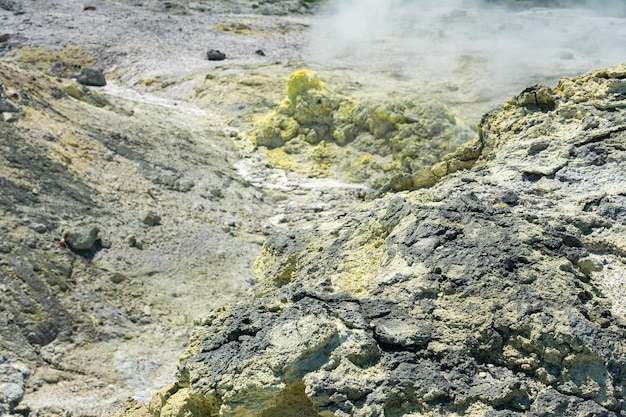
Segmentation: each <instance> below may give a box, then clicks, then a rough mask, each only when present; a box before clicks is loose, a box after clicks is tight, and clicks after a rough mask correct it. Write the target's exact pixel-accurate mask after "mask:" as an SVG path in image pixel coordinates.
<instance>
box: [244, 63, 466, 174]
mask: <svg viewBox="0 0 626 417" xmlns="http://www.w3.org/2000/svg"><path fill="white" fill-rule="evenodd" d="M473 135H474V133H473V132H472V131H471V129H470V128H469V127H468V126H467V125H465V124H464V123H463V122H461V121H460V120H458V118H456V117H455V116H454V115H453V114H452V113H451V112H450V110H448V109H447V108H446V107H445V106H444V105H442V104H440V103H437V102H434V101H429V102H426V101H417V100H413V99H410V98H405V99H390V100H387V101H379V102H375V101H359V100H356V99H353V98H350V97H347V96H344V95H342V94H339V93H336V92H334V91H333V90H332V89H330V88H329V87H328V86H326V85H325V84H324V83H323V82H322V81H320V79H319V77H318V75H317V73H315V72H314V71H310V70H299V71H296V72H294V73H292V74H291V75H290V76H289V77H288V79H287V97H286V98H285V99H283V100H282V101H281V102H280V104H279V105H278V106H277V107H276V108H275V109H274V110H273V111H272V112H271V113H270V114H269V115H266V116H264V117H263V118H261V119H260V120H259V121H258V127H257V128H256V130H255V131H254V138H255V140H256V145H258V146H260V147H264V148H267V152H268V154H269V155H270V160H272V161H273V162H274V163H276V164H277V165H278V166H281V167H284V168H290V169H296V170H298V169H299V170H302V171H310V170H313V171H314V172H316V173H319V174H324V175H331V176H333V177H336V178H341V179H344V180H348V181H352V182H368V183H369V184H371V185H374V186H381V185H383V184H384V183H385V182H386V181H387V180H388V178H389V177H393V176H397V175H399V174H407V175H410V174H412V173H415V172H418V171H419V170H421V169H422V168H423V167H424V166H426V165H430V164H432V163H434V162H435V161H438V160H439V159H440V158H441V157H442V156H443V155H444V154H446V153H448V152H451V151H452V150H454V149H455V148H456V147H457V146H458V145H460V144H461V143H463V142H465V141H467V140H468V139H470V138H471V137H472V136H473Z"/></svg>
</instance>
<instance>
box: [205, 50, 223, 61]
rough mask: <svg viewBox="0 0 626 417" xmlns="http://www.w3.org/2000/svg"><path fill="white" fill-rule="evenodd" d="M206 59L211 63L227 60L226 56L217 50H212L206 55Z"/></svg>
mask: <svg viewBox="0 0 626 417" xmlns="http://www.w3.org/2000/svg"><path fill="white" fill-rule="evenodd" d="M206 57H207V59H208V60H209V61H223V60H225V59H226V54H225V53H224V52H221V51H218V50H217V49H211V50H210V51H208V52H207V53H206Z"/></svg>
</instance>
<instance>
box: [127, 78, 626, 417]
mask: <svg viewBox="0 0 626 417" xmlns="http://www.w3.org/2000/svg"><path fill="white" fill-rule="evenodd" d="M624 97H626V66H624V65H620V66H616V67H612V68H608V69H606V70H602V71H595V72H591V73H588V74H586V75H584V76H582V77H578V78H573V79H565V80H562V81H561V82H560V83H559V85H558V86H557V87H556V88H554V89H550V88H547V87H543V86H540V85H536V86H533V87H531V88H529V89H526V90H524V91H523V92H521V93H520V94H519V95H518V96H516V97H513V98H511V99H509V100H507V101H506V102H505V103H504V104H502V106H500V107H499V108H498V109H497V110H495V111H493V112H491V113H489V114H486V115H485V116H484V117H483V118H482V120H481V122H480V125H479V127H478V131H479V134H478V136H477V137H476V138H475V139H473V140H472V141H470V142H469V143H467V144H465V145H463V146H461V147H460V148H459V149H458V150H457V151H455V152H453V153H452V154H450V155H449V156H447V157H445V158H444V161H445V163H444V164H443V165H442V164H437V165H435V166H433V167H431V168H428V169H430V172H432V175H435V176H436V177H437V178H439V180H438V182H436V183H435V185H433V186H431V187H430V188H421V189H416V190H413V191H410V190H407V191H404V192H398V193H388V194H385V195H383V196H381V197H380V198H377V199H375V200H373V201H370V202H368V203H365V204H363V205H359V206H355V207H354V208H353V210H351V211H350V213H349V214H348V215H346V216H345V217H343V218H342V219H341V220H339V221H337V220H334V221H333V222H332V224H328V225H324V224H320V225H319V227H318V228H316V229H313V230H292V231H289V232H287V233H278V234H275V235H273V236H270V237H269V238H268V240H267V242H266V243H265V244H264V246H263V253H262V254H261V256H260V257H259V258H258V259H257V261H256V264H255V272H256V277H257V281H258V284H259V286H260V287H261V288H262V291H261V292H259V293H258V294H257V295H256V296H255V297H253V298H250V299H245V300H240V301H238V302H236V303H233V304H230V305H228V306H225V307H223V308H220V309H217V310H215V311H213V312H212V313H210V314H208V315H207V316H206V317H204V318H203V319H202V320H200V321H199V322H198V323H197V324H196V326H195V329H194V331H193V334H192V335H191V338H190V340H189V345H188V347H187V350H186V352H185V353H184V354H183V356H182V357H181V361H180V366H179V370H178V379H177V381H176V382H175V383H174V384H172V385H169V386H167V387H165V388H163V389H162V390H161V391H159V392H158V393H157V394H155V395H154V396H153V398H152V400H151V401H150V403H149V406H148V407H147V409H143V410H144V411H143V413H144V414H145V415H148V413H149V414H150V415H153V416H161V417H170V416H229V417H235V416H237V417H239V416H267V417H269V416H342V417H343V416H359V417H370V416H494V417H495V416H576V417H583V416H607V417H608V416H624V415H626V414H625V412H626V411H625V410H626V401H625V398H624V395H625V392H624V390H625V377H626V338H625V336H626V333H625V332H626V321H625V320H624V313H626V310H625V309H624V300H623V298H621V297H623V287H622V288H621V289H620V288H615V287H612V282H614V279H613V278H612V276H613V275H616V274H618V275H619V274H623V272H624V269H623V263H622V262H623V261H624V257H625V256H626V255H625V254H626V231H625V230H624V221H625V220H626V211H625V210H624V207H625V205H626V197H625V196H624V192H625V190H626V175H624V172H625V168H626V166H625V165H624V164H625V163H626V162H625V161H626V147H625V144H626V125H625V124H624V119H623V117H622V116H621V112H620V109H622V108H623V107H624V106H625V101H624ZM461 161H462V163H463V168H464V169H462V170H455V169H450V167H453V166H455V164H458V163H460V162H461ZM408 184H409V185H408V186H407V187H406V188H408V189H411V188H414V187H412V186H411V183H410V182H409V183H408ZM622 279H623V275H622ZM621 285H623V281H622V284H621ZM128 407H129V410H130V409H132V407H133V405H132V404H129V405H128ZM133 410H134V411H133V412H131V411H129V412H128V413H127V415H129V416H130V415H136V414H133V413H138V412H140V410H141V409H133Z"/></svg>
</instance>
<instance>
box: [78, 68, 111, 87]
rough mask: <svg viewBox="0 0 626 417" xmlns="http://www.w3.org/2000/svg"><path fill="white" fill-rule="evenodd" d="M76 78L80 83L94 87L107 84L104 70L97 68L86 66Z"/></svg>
mask: <svg viewBox="0 0 626 417" xmlns="http://www.w3.org/2000/svg"><path fill="white" fill-rule="evenodd" d="M76 80H77V81H78V82H79V83H80V84H83V85H87V86H93V87H104V86H105V85H106V84H107V82H106V79H105V77H104V74H103V73H102V71H100V70H98V69H95V68H84V69H83V70H82V71H81V72H80V74H79V75H78V78H77V79H76Z"/></svg>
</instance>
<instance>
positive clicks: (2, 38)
mask: <svg viewBox="0 0 626 417" xmlns="http://www.w3.org/2000/svg"><path fill="white" fill-rule="evenodd" d="M9 39H11V35H9V34H8V33H3V34H2V35H0V43H1V42H7V41H8V40H9Z"/></svg>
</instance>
